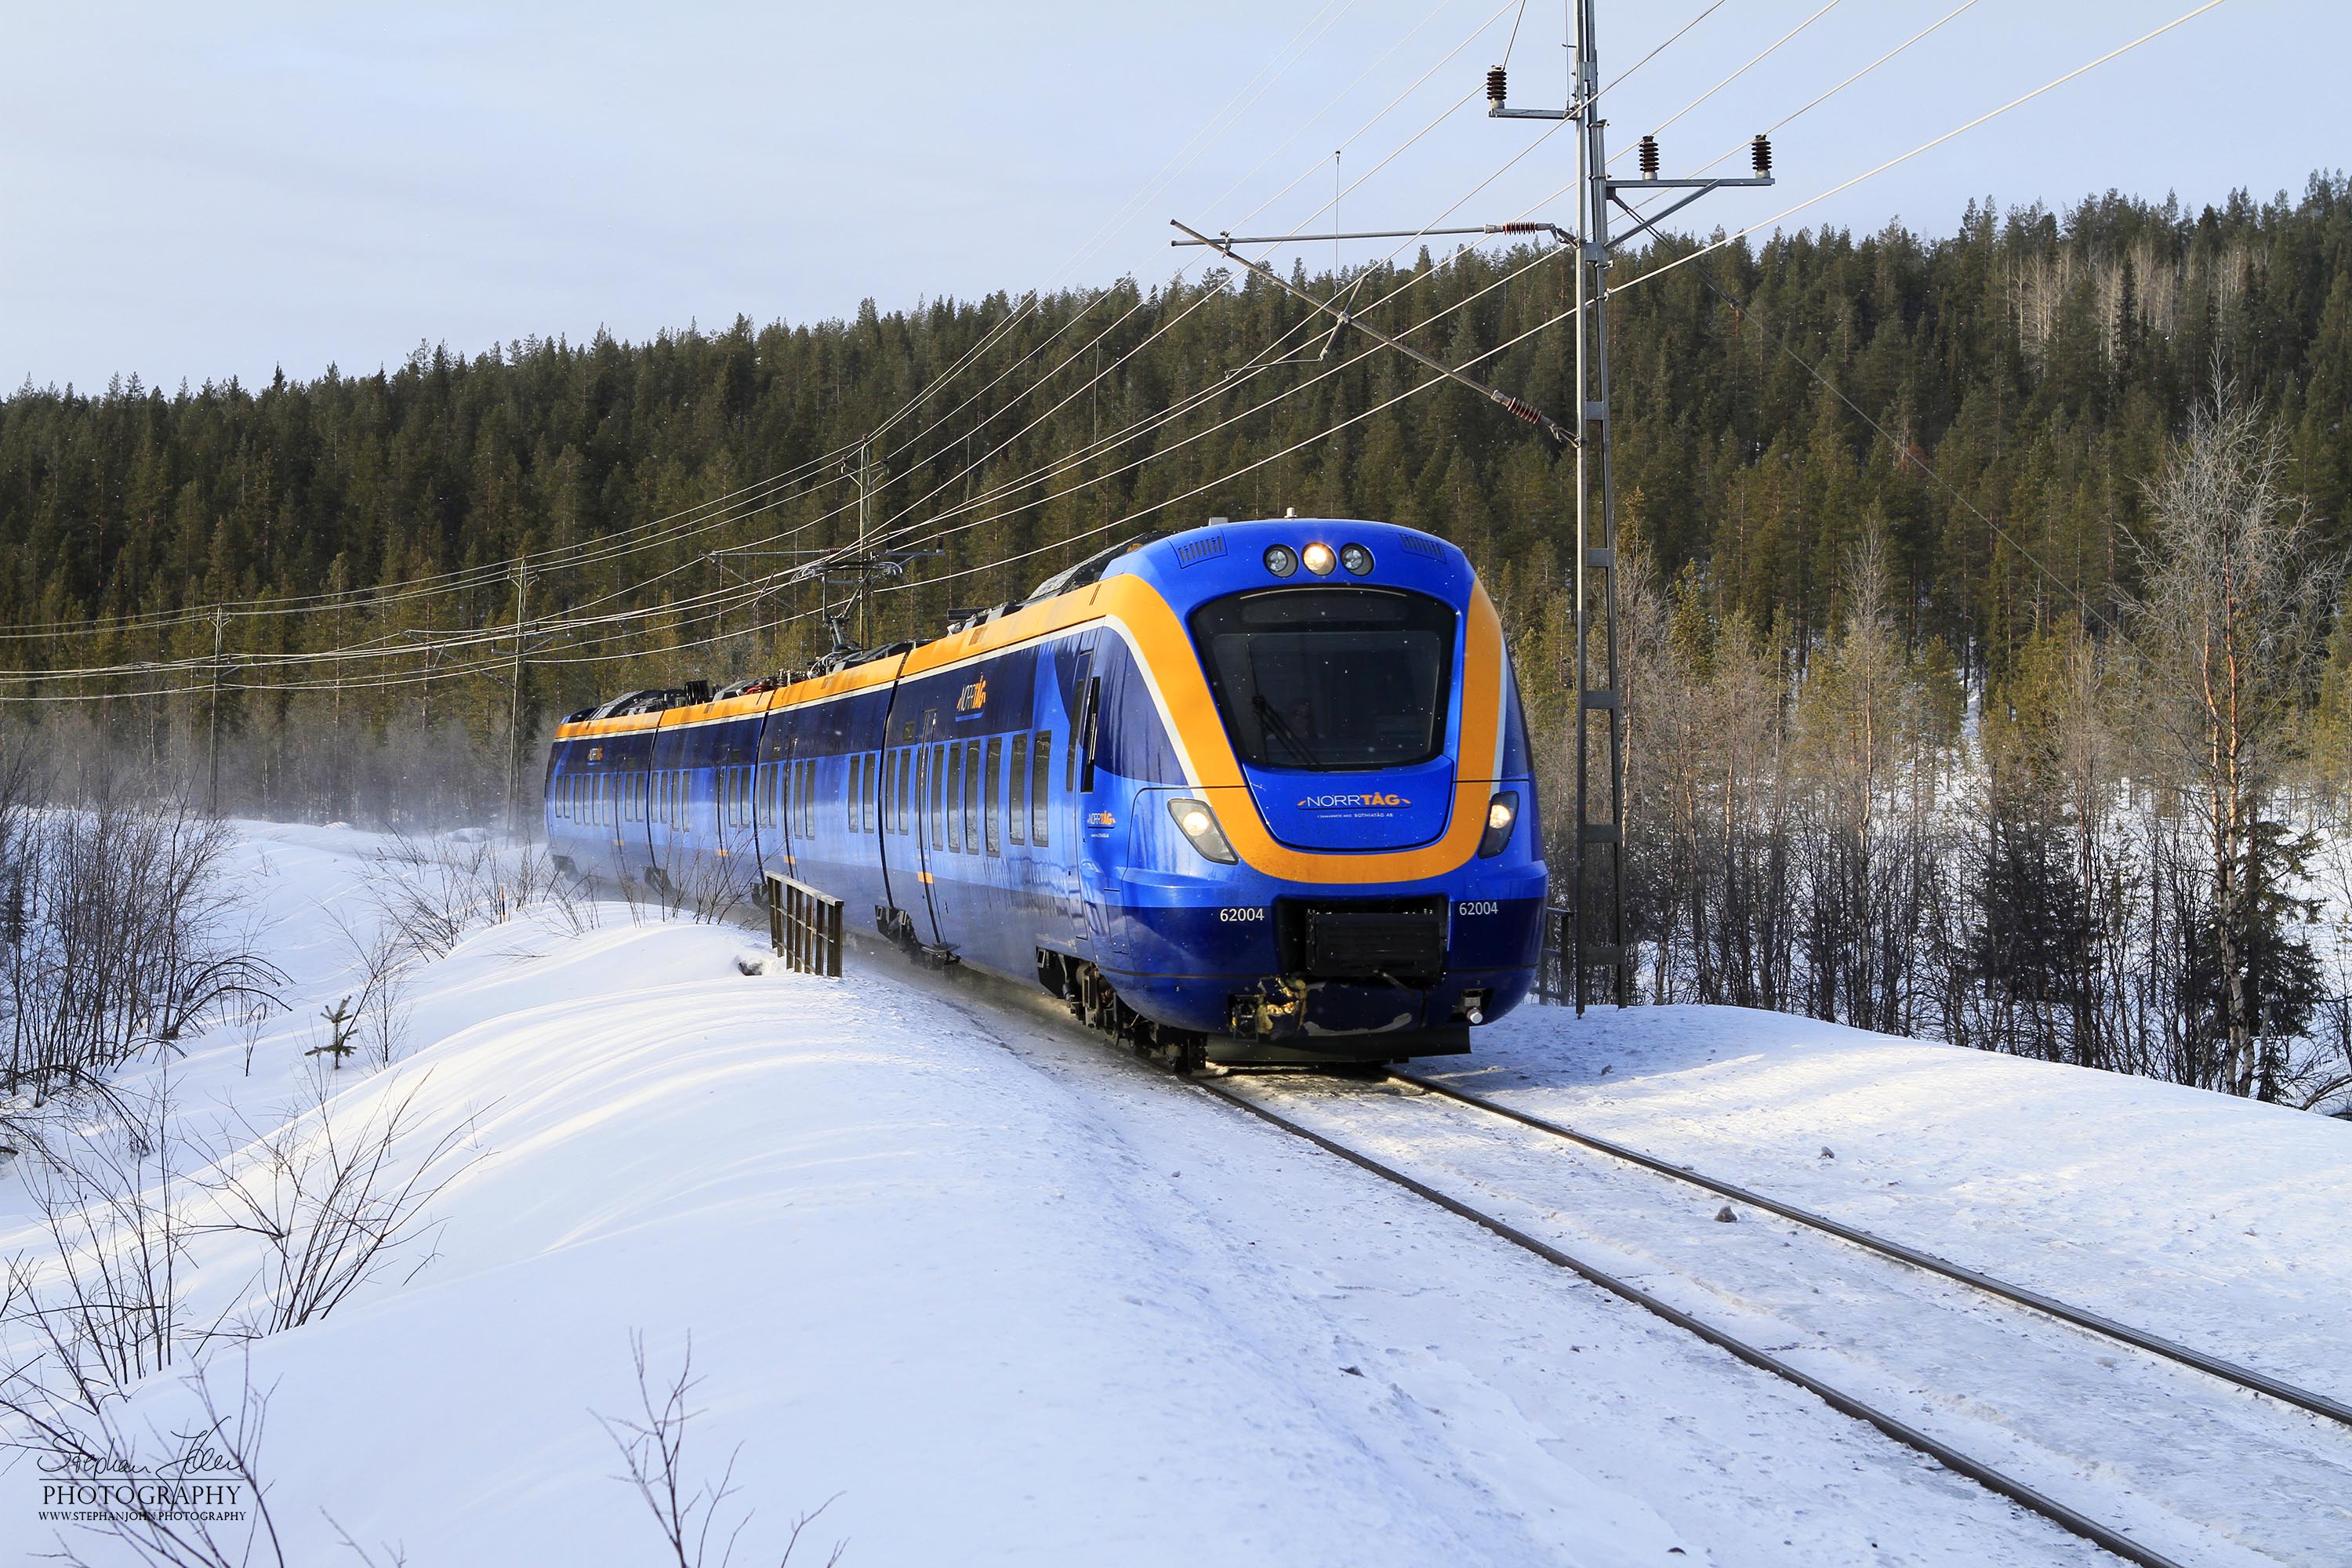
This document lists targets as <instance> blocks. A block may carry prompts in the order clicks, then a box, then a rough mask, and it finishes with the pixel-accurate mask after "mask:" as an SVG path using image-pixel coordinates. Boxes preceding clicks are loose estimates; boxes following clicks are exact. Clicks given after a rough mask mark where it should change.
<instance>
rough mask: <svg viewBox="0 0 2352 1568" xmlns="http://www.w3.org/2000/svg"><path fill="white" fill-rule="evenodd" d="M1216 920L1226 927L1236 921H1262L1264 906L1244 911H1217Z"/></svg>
mask: <svg viewBox="0 0 2352 1568" xmlns="http://www.w3.org/2000/svg"><path fill="white" fill-rule="evenodd" d="M1217 919H1218V920H1220V921H1223V922H1224V923H1225V924H1227V925H1232V924H1233V923H1234V922H1235V921H1262V920H1264V919H1265V908H1264V906H1259V907H1257V908H1255V909H1246V910H1218V911H1217Z"/></svg>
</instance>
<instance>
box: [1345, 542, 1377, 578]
mask: <svg viewBox="0 0 2352 1568" xmlns="http://www.w3.org/2000/svg"><path fill="white" fill-rule="evenodd" d="M1339 564H1340V565H1342V566H1345V567H1346V568H1347V569H1348V574H1349V576H1351V577H1361V576H1363V575H1364V574H1366V573H1368V572H1370V571H1371V569H1372V552H1370V551H1369V550H1367V549H1365V548H1364V547H1363V546H1362V545H1360V544H1342V545H1341V546H1339Z"/></svg>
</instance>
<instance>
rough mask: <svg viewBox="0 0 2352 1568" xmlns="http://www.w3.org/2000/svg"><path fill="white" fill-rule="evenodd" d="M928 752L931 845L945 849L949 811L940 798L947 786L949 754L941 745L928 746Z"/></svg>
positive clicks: (946, 845)
mask: <svg viewBox="0 0 2352 1568" xmlns="http://www.w3.org/2000/svg"><path fill="white" fill-rule="evenodd" d="M926 754H927V755H928V756H929V758H930V759H931V761H930V770H931V795H930V801H931V805H930V811H931V847H932V848H934V849H944V848H946V847H948V829H947V813H946V812H944V811H942V810H941V809H940V795H941V794H942V793H943V792H944V791H945V790H946V788H947V773H948V754H947V752H946V751H945V749H944V748H941V747H939V746H931V747H928V748H926Z"/></svg>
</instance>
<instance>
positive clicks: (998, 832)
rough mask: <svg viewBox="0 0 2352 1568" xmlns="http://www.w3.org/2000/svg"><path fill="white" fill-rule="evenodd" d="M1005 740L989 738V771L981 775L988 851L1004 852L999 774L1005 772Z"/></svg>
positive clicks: (1001, 790) (991, 852) (1002, 800)
mask: <svg viewBox="0 0 2352 1568" xmlns="http://www.w3.org/2000/svg"><path fill="white" fill-rule="evenodd" d="M1003 763H1004V742H1003V741H1002V740H1000V739H999V738H997V737H996V736H993V735H992V736H990V737H989V739H988V763H987V766H988V772H987V773H983V774H982V776H981V788H982V791H983V792H984V794H985V797H986V804H985V805H982V811H983V812H985V813H986V815H987V819H988V852H989V853H990V854H991V855H1002V854H1003V853H1004V792H1003V789H1002V788H1000V787H999V785H998V781H997V775H998V774H999V773H1002V772H1003Z"/></svg>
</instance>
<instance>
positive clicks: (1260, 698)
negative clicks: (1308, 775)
mask: <svg viewBox="0 0 2352 1568" xmlns="http://www.w3.org/2000/svg"><path fill="white" fill-rule="evenodd" d="M1250 711H1252V712H1253V713H1255V714H1256V715H1257V721H1258V726H1259V728H1261V729H1265V730H1270V731H1273V732H1274V733H1275V735H1276V737H1277V738H1279V739H1280V740H1281V742H1282V743H1283V744H1284V745H1286V746H1288V747H1289V748H1290V749H1291V751H1293V752H1296V753H1297V756H1298V759H1299V760H1300V761H1301V762H1302V763H1306V765H1307V766H1308V767H1310V768H1319V767H1321V766H1322V765H1323V759H1322V758H1321V757H1318V756H1317V755H1316V754H1315V748H1314V747H1312V746H1309V745H1308V744H1307V742H1305V741H1304V740H1302V739H1300V738H1299V734H1298V731H1296V730H1294V729H1292V728H1291V727H1290V721H1289V720H1287V719H1285V718H1284V717H1283V716H1282V715H1281V714H1279V713H1277V712H1276V711H1275V710H1274V704H1273V703H1271V702H1268V701H1267V700H1265V692H1263V691H1254V692H1252V693H1250Z"/></svg>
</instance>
